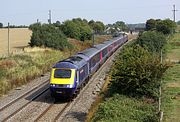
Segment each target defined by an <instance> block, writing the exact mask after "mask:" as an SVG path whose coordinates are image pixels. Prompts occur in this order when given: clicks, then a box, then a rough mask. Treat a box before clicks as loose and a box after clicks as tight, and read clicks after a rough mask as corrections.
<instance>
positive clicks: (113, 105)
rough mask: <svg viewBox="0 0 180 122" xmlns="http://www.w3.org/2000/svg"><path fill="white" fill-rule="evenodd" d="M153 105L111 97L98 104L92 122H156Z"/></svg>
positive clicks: (130, 99) (117, 95)
mask: <svg viewBox="0 0 180 122" xmlns="http://www.w3.org/2000/svg"><path fill="white" fill-rule="evenodd" d="M157 120H158V117H157V115H156V108H155V105H154V104H152V103H148V102H147V101H146V100H143V99H136V98H130V97H127V96H124V95H119V94H116V95H113V96H112V97H111V98H108V100H106V101H104V102H103V103H101V104H100V106H99V109H98V111H97V112H96V114H95V116H94V118H93V119H92V121H94V122H157Z"/></svg>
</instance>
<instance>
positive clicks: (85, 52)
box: [78, 48, 100, 58]
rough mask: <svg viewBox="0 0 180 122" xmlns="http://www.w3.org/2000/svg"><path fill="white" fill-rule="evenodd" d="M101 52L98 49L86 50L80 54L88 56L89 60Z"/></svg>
mask: <svg viewBox="0 0 180 122" xmlns="http://www.w3.org/2000/svg"><path fill="white" fill-rule="evenodd" d="M99 51H100V50H98V49H96V48H89V49H86V50H83V51H81V52H79V53H78V54H83V55H86V56H88V57H89V58H91V57H93V56H94V55H95V54H97V53H98V52H99Z"/></svg>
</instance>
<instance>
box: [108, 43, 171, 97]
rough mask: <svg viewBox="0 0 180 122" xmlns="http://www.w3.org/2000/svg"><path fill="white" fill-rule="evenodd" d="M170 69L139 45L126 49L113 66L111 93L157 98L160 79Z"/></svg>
mask: <svg viewBox="0 0 180 122" xmlns="http://www.w3.org/2000/svg"><path fill="white" fill-rule="evenodd" d="M168 67H169V65H168V64H166V63H161V62H160V59H159V57H156V56H153V55H151V53H149V52H148V51H147V50H145V49H144V48H142V47H141V46H139V45H134V46H131V47H130V46H129V47H126V48H125V49H124V50H123V51H122V52H120V53H119V54H118V55H117V57H116V59H115V61H114V64H113V66H112V72H111V87H110V91H112V92H115V93H121V94H126V95H131V96H140V97H142V96H145V97H153V98H156V97H157V96H158V88H159V86H160V78H161V77H162V75H163V73H164V72H165V71H166V69H167V68H168Z"/></svg>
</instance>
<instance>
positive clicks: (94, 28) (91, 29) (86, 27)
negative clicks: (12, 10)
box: [29, 18, 105, 50]
mask: <svg viewBox="0 0 180 122" xmlns="http://www.w3.org/2000/svg"><path fill="white" fill-rule="evenodd" d="M29 29H31V30H32V32H33V34H32V37H31V40H30V43H29V44H30V45H31V46H44V47H51V48H55V49H61V50H63V49H65V48H72V45H70V44H69V42H68V41H67V38H75V39H77V40H80V41H85V40H91V37H92V34H93V33H95V34H101V33H103V32H104V30H105V25H104V24H103V22H100V21H94V20H91V21H89V22H88V21H87V20H86V19H81V18H74V19H72V20H66V21H64V22H62V23H61V22H60V21H56V22H55V23H53V24H41V23H35V24H32V25H30V26H29Z"/></svg>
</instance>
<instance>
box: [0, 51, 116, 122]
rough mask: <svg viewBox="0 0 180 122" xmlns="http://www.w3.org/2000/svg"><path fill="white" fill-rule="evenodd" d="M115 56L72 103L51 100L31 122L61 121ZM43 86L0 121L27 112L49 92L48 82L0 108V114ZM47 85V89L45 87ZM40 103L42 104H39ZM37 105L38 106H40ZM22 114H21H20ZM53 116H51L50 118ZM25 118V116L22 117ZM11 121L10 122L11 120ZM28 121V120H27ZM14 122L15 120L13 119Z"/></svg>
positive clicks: (110, 58)
mask: <svg viewBox="0 0 180 122" xmlns="http://www.w3.org/2000/svg"><path fill="white" fill-rule="evenodd" d="M114 55H115V53H114V54H112V55H111V56H110V57H109V58H108V59H107V60H106V62H105V63H104V64H103V65H102V66H101V67H100V68H99V70H98V71H97V72H96V73H95V74H94V75H93V76H92V77H91V79H90V80H89V83H87V82H86V83H87V84H86V85H85V84H83V85H84V86H85V87H83V89H81V92H80V93H79V94H78V96H77V97H75V99H74V100H73V101H69V102H67V101H66V102H62V101H61V103H58V102H57V101H55V100H51V102H50V104H48V106H46V107H47V108H46V107H44V109H43V110H42V111H41V112H39V113H38V114H36V116H35V117H34V118H33V121H35V122H38V121H43V120H44V121H47V120H46V119H45V118H47V117H49V118H48V119H50V120H49V121H58V120H61V119H62V120H63V119H64V118H65V117H66V115H67V113H68V111H70V110H71V109H72V106H73V105H75V104H77V103H78V101H79V100H80V99H81V98H83V92H84V91H86V89H88V88H89V87H90V85H91V84H94V82H93V81H97V80H98V78H97V77H99V75H101V73H100V72H102V71H103V70H104V67H108V65H109V64H108V62H109V61H110V60H112V57H113V56H114ZM46 82H47V83H46ZM43 84H45V85H44V86H43V87H44V89H43V90H41V91H40V92H38V94H35V95H34V96H33V97H32V98H31V99H29V101H28V102H27V103H25V104H24V105H22V106H21V107H20V108H18V109H17V110H15V111H14V112H13V113H11V114H10V115H8V116H6V117H5V118H3V120H1V119H0V121H2V122H5V121H8V120H9V119H10V118H12V117H13V119H14V116H15V118H16V116H17V115H16V114H17V113H18V112H20V111H21V110H23V109H24V110H27V109H26V106H28V105H29V104H31V103H32V102H33V101H34V100H36V99H37V98H38V97H40V96H41V95H42V94H44V93H46V92H47V91H48V90H49V87H48V80H47V81H45V82H43V83H41V84H40V85H38V86H36V87H34V88H33V89H31V90H29V91H28V92H26V93H25V94H23V95H21V96H19V97H18V98H17V99H15V100H13V101H11V102H9V103H8V104H6V105H4V106H3V107H1V108H0V112H2V111H3V110H5V109H6V108H8V107H10V106H11V105H13V104H14V103H16V102H18V101H19V100H20V99H23V98H25V97H27V96H28V95H29V94H31V93H33V92H34V91H35V90H36V89H38V88H42V87H39V86H42V85H43ZM46 85H47V88H46V87H45V86H46ZM41 103H42V102H41ZM41 103H39V104H41ZM20 113H22V112H20ZM52 115H53V116H52ZM24 117H25V116H24ZM25 118H26V117H25ZM13 119H12V120H13ZM28 119H29V118H28ZM15 120H16V119H15Z"/></svg>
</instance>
